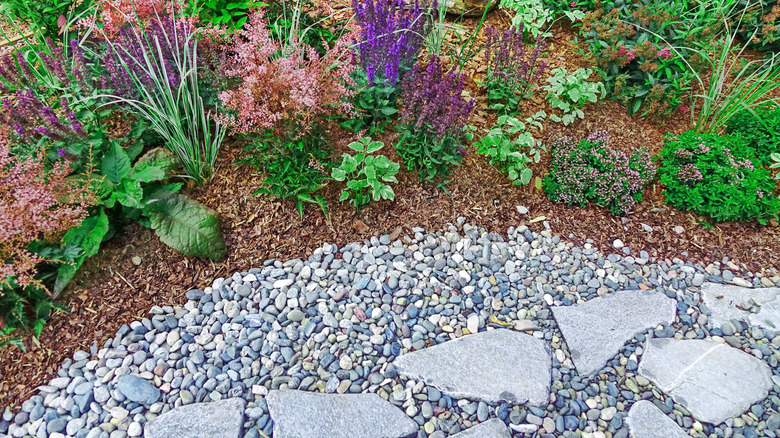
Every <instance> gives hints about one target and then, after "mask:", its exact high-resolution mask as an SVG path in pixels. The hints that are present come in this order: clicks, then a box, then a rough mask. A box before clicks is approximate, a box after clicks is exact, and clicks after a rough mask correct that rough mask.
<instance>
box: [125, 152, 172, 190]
mask: <svg viewBox="0 0 780 438" xmlns="http://www.w3.org/2000/svg"><path fill="white" fill-rule="evenodd" d="M177 165H178V161H177V160H176V156H175V155H174V154H173V152H171V151H170V150H168V149H166V148H154V149H152V150H150V151H149V152H147V153H145V154H144V155H143V156H142V157H141V158H139V159H138V161H137V162H136V163H135V165H134V166H133V173H134V174H138V173H141V172H144V170H145V169H146V168H148V167H158V168H159V169H160V170H162V172H163V175H165V176H167V175H169V174H170V173H171V172H173V170H174V169H176V166H177ZM136 179H139V178H136ZM160 179H164V178H160ZM154 181H158V180H154ZM145 182H151V181H145Z"/></svg>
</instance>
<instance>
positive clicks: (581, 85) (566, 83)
mask: <svg viewBox="0 0 780 438" xmlns="http://www.w3.org/2000/svg"><path fill="white" fill-rule="evenodd" d="M551 73H552V74H553V75H552V76H550V77H549V78H547V82H549V83H550V84H549V85H545V86H544V87H543V89H544V91H546V92H547V100H548V101H549V102H550V105H551V106H552V107H553V108H555V109H559V110H561V116H558V115H556V114H552V115H550V119H551V120H552V121H554V122H560V121H563V124H564V125H569V124H571V123H574V121H575V120H576V119H578V118H580V119H582V118H584V117H585V113H584V112H583V111H582V108H583V107H584V106H585V105H586V104H587V103H588V102H596V101H598V95H599V93H601V95H602V96H603V95H604V94H606V90H605V89H604V84H603V83H601V82H590V81H588V78H589V77H590V75H591V74H593V70H591V69H589V68H578V69H577V70H574V71H573V72H571V73H569V72H567V71H566V68H564V67H559V68H556V69H555V70H553V71H552V72H551Z"/></svg>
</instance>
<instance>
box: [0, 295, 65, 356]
mask: <svg viewBox="0 0 780 438" xmlns="http://www.w3.org/2000/svg"><path fill="white" fill-rule="evenodd" d="M28 309H31V312H28ZM55 310H59V311H62V312H65V313H70V310H69V309H68V308H67V307H65V306H63V305H62V304H60V303H57V302H56V301H54V298H53V296H52V295H50V294H49V292H47V291H46V290H45V289H43V288H42V287H40V286H38V285H35V284H29V285H27V286H26V287H21V286H19V285H18V284H16V282H14V281H10V282H5V283H3V284H0V315H2V316H3V317H1V318H0V339H2V338H5V339H3V340H0V348H2V347H3V346H5V345H8V344H10V345H14V346H16V347H17V348H19V349H20V350H22V351H25V348H24V344H22V342H21V341H22V340H21V338H19V337H14V338H7V336H9V335H10V334H11V333H13V332H14V331H15V330H24V331H29V330H32V331H33V332H34V333H35V336H40V335H41V332H42V330H43V326H44V324H46V320H48V319H49V317H50V316H51V314H52V312H53V311H55Z"/></svg>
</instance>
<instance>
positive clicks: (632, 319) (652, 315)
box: [552, 290, 677, 376]
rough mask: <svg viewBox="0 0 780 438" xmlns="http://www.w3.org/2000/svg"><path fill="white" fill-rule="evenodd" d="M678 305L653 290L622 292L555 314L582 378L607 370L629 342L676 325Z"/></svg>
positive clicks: (559, 308) (562, 308)
mask: <svg viewBox="0 0 780 438" xmlns="http://www.w3.org/2000/svg"><path fill="white" fill-rule="evenodd" d="M676 311H677V302H676V301H675V300H673V299H671V298H668V297H667V296H666V295H664V294H661V293H659V292H653V291H639V290H631V291H621V292H614V293H611V294H609V295H606V296H603V297H599V298H594V299H592V300H589V301H587V302H585V303H582V304H577V305H574V306H558V307H553V308H552V312H553V316H554V317H555V321H557V322H558V327H560V329H561V333H563V338H564V340H565V341H566V345H567V346H568V347H569V351H570V352H571V357H572V361H573V362H574V366H575V367H576V368H577V372H578V373H579V374H580V375H581V376H590V375H593V374H594V373H596V372H597V371H598V370H600V369H601V368H603V367H604V365H605V364H606V363H607V361H608V360H609V359H611V358H612V357H614V356H615V354H617V353H618V351H620V348H621V347H622V346H623V345H624V344H625V343H626V341H628V340H629V339H631V338H633V337H634V336H636V334H637V333H640V332H642V331H644V330H645V329H648V328H651V327H654V326H656V325H658V324H671V323H672V322H674V316H675V312H676Z"/></svg>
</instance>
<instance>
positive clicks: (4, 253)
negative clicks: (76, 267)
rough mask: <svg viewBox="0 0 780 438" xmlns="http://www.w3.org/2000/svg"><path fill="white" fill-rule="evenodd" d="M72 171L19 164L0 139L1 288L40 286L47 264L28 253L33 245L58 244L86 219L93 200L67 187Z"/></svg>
mask: <svg viewBox="0 0 780 438" xmlns="http://www.w3.org/2000/svg"><path fill="white" fill-rule="evenodd" d="M69 171H70V169H69V168H68V166H67V165H65V163H58V164H55V165H54V167H53V168H52V169H51V170H50V171H46V170H45V168H44V161H43V160H42V159H40V157H39V158H37V159H30V160H17V159H15V158H14V157H13V156H12V155H11V152H10V144H9V141H8V139H7V137H6V134H5V133H4V132H2V133H0V285H2V284H4V283H5V282H6V281H8V279H9V277H15V279H16V282H17V283H18V284H19V285H20V286H25V285H29V284H38V285H40V283H39V282H38V281H37V280H36V279H35V278H34V275H35V267H36V265H37V264H38V263H40V262H41V261H43V260H41V259H40V258H39V257H38V256H37V255H35V254H33V253H31V252H29V251H28V250H27V248H28V246H29V244H30V242H32V241H34V240H38V239H44V240H47V239H51V238H56V237H58V236H59V235H61V233H64V232H65V231H66V230H68V229H70V228H72V227H75V226H78V225H79V224H80V223H81V221H82V220H83V219H84V217H85V216H86V214H87V210H86V208H87V206H88V205H90V204H91V202H92V200H91V198H90V197H89V196H88V195H87V194H85V193H74V192H73V191H71V190H70V189H69V188H68V187H66V182H65V177H66V176H67V175H68V173H69ZM41 286H42V285H41Z"/></svg>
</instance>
